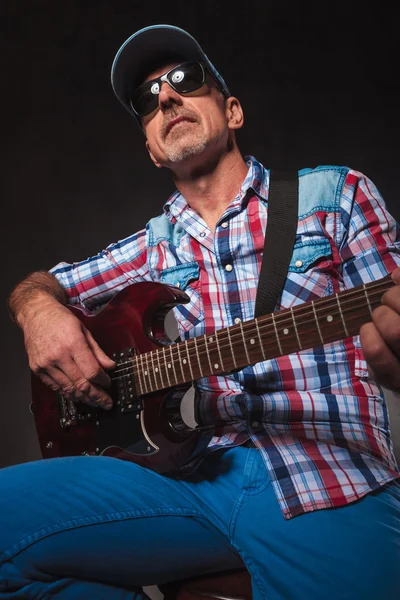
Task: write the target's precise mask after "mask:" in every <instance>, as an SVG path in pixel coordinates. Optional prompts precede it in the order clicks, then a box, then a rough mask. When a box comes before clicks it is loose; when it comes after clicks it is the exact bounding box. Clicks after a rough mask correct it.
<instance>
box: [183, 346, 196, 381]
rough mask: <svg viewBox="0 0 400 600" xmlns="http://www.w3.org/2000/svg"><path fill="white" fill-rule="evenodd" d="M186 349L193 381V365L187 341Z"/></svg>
mask: <svg viewBox="0 0 400 600" xmlns="http://www.w3.org/2000/svg"><path fill="white" fill-rule="evenodd" d="M185 347H186V355H187V357H188V363H189V371H190V376H191V378H192V379H194V375H193V371H192V365H191V360H190V354H189V345H188V342H187V340H186V342H185Z"/></svg>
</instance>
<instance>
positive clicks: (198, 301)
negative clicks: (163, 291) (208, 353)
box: [160, 262, 204, 331]
mask: <svg viewBox="0 0 400 600" xmlns="http://www.w3.org/2000/svg"><path fill="white" fill-rule="evenodd" d="M160 282H161V283H164V284H166V285H174V286H176V287H179V289H181V290H183V291H184V292H185V293H186V294H187V295H188V296H189V298H190V301H189V302H188V303H187V304H180V305H178V306H177V307H175V309H174V313H175V317H176V319H177V321H178V323H179V325H180V326H181V327H182V328H183V329H184V331H190V330H191V329H193V327H195V326H196V325H197V324H198V323H200V322H201V321H202V320H203V319H204V307H203V300H202V296H201V281H200V268H199V265H198V263H197V262H191V263H184V264H181V265H175V266H174V267H169V268H168V269H164V270H163V271H161V274H160Z"/></svg>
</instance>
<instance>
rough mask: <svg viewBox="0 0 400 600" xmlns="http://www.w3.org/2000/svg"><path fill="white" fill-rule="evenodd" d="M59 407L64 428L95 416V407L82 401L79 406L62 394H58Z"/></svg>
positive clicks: (61, 423)
mask: <svg viewBox="0 0 400 600" xmlns="http://www.w3.org/2000/svg"><path fill="white" fill-rule="evenodd" d="M58 409H59V411H60V425H61V427H62V429H67V428H68V427H71V426H72V427H73V426H75V425H79V424H80V423H84V422H86V421H90V420H91V419H92V418H93V409H92V408H91V407H90V406H88V405H87V404H83V403H80V404H79V407H78V406H77V405H76V404H75V403H74V402H72V400H68V399H67V398H65V397H64V396H62V395H61V394H59V396H58Z"/></svg>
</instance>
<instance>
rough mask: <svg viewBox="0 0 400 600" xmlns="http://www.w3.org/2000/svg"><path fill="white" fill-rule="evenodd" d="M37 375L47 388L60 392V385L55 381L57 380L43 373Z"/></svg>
mask: <svg viewBox="0 0 400 600" xmlns="http://www.w3.org/2000/svg"><path fill="white" fill-rule="evenodd" d="M36 375H37V376H38V377H39V378H40V380H41V381H42V382H43V383H44V384H45V385H47V387H49V388H50V389H51V390H53V392H58V390H59V389H60V384H59V383H57V381H55V379H53V378H52V377H50V375H48V374H47V373H41V372H39V371H38V372H37V373H36Z"/></svg>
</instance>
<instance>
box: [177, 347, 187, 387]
mask: <svg viewBox="0 0 400 600" xmlns="http://www.w3.org/2000/svg"><path fill="white" fill-rule="evenodd" d="M179 346H180V344H177V345H176V348H177V350H178V360H179V368H180V370H181V373H182V377H183V381H185V372H184V370H183V366H182V365H183V364H184V363H183V362H182V357H181V353H180V351H179ZM184 360H185V359H184Z"/></svg>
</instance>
